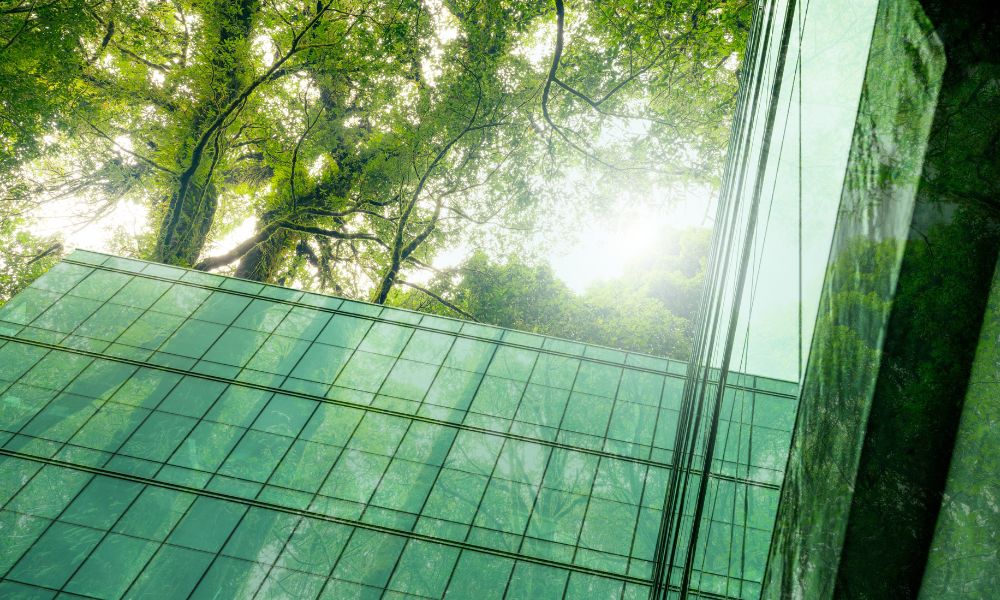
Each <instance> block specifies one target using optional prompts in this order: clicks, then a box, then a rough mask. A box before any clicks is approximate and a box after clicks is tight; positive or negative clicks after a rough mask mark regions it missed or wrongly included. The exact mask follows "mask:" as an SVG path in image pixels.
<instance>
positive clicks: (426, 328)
mask: <svg viewBox="0 0 1000 600" xmlns="http://www.w3.org/2000/svg"><path fill="white" fill-rule="evenodd" d="M62 262H65V263H68V264H75V265H83V266H88V267H91V268H96V269H101V270H104V271H115V272H120V273H125V274H129V275H133V276H135V277H142V278H144V279H154V280H157V281H164V282H167V283H172V284H180V285H186V286H189V287H197V288H202V289H205V290H209V291H214V292H220V293H226V294H233V295H236V296H243V297H246V298H252V299H258V298H261V297H260V296H258V295H255V294H251V293H249V292H241V291H238V290H230V289H224V288H217V287H211V286H208V285H204V284H198V283H193V282H189V281H180V280H175V279H167V278H164V277H159V276H155V275H148V274H145V273H134V272H132V271H127V270H124V269H116V268H114V267H106V266H103V265H92V264H89V263H81V262H78V261H73V260H71V259H64V260H63V261H62ZM229 279H235V278H231V277H230V278H229ZM282 289H291V288H282ZM320 295H321V296H323V297H328V298H336V299H338V300H347V299H342V298H339V297H336V296H325V295H322V294H320ZM263 299H265V300H268V301H271V302H275V303H277V304H287V305H291V306H293V307H294V306H302V307H304V308H310V309H313V310H316V311H319V312H326V313H330V314H334V315H344V316H348V317H353V318H356V319H362V320H366V321H372V322H373V323H374V322H378V323H388V324H392V325H397V326H400V327H406V328H410V329H413V330H421V331H429V332H432V333H442V334H446V335H451V336H453V337H456V338H459V337H460V338H465V339H471V340H477V341H482V342H487V343H492V344H498V345H504V346H509V347H512V348H519V349H523V350H531V351H534V352H539V353H542V354H551V355H554V356H563V357H567V358H575V359H578V360H585V361H588V362H592V363H597V364H603V365H610V366H614V367H620V368H624V369H630V370H633V371H641V372H645V373H655V374H657V375H664V376H666V377H673V378H676V379H684V376H683V375H678V374H675V373H671V372H668V371H666V370H658V369H652V368H649V367H640V366H634V365H628V364H626V363H625V362H624V361H622V362H619V361H613V360H606V359H600V358H592V357H588V356H582V355H577V354H571V353H568V352H561V351H558V350H552V349H549V348H544V347H534V346H527V345H524V344H518V343H514V342H506V341H501V340H497V339H493V338H486V337H482V336H477V335H473V334H469V333H465V332H462V331H445V330H441V329H437V328H434V327H430V326H428V325H421V324H419V323H412V324H411V323H400V322H398V321H392V320H389V319H385V318H382V317H377V316H372V315H364V314H359V313H352V312H348V311H344V310H340V309H334V308H326V307H323V306H312V305H309V304H303V303H301V302H298V301H291V300H282V299H279V298H263ZM347 301H349V302H357V301H355V300H347ZM458 322H462V323H466V322H467V321H458ZM498 329H500V330H502V331H508V329H505V328H502V327H501V328H498ZM509 331H516V330H509ZM533 335H537V334H533ZM541 337H543V338H545V339H554V340H559V341H566V342H571V343H574V344H581V345H584V346H587V347H593V348H601V349H607V350H613V351H615V352H624V353H626V357H627V356H628V355H629V354H633V355H636V356H645V357H649V358H656V359H659V360H663V359H665V358H666V357H662V356H653V355H649V354H642V353H638V352H629V351H627V350H621V349H617V348H610V347H606V346H599V345H596V344H587V343H584V342H579V341H575V340H569V339H564V338H557V337H552V336H541ZM666 359H667V360H668V361H670V360H672V361H673V362H681V363H683V361H678V360H676V359H669V358H666ZM779 381H780V380H779ZM775 393H776V394H777V395H781V396H786V397H789V398H794V397H795V396H794V394H784V393H780V392H775Z"/></svg>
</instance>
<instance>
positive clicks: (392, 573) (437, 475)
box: [372, 336, 537, 597]
mask: <svg viewBox="0 0 1000 600" xmlns="http://www.w3.org/2000/svg"><path fill="white" fill-rule="evenodd" d="M411 337H412V336H411ZM407 343H409V342H407ZM454 345H455V338H452V341H451V346H449V347H448V351H449V352H451V348H452V346H454ZM499 347H500V346H499V344H494V345H493V351H492V352H491V353H490V360H489V362H488V363H487V365H489V364H490V363H492V362H493V357H494V356H495V355H496V352H497V348H499ZM400 352H402V351H400ZM536 362H537V361H536ZM437 368H438V369H437V372H436V373H435V374H434V379H433V380H432V381H431V386H433V385H434V381H436V380H437V378H438V376H439V375H440V374H441V369H442V368H444V361H442V363H441V364H440V365H438V366H437ZM487 368H488V366H487ZM532 368H534V367H532ZM485 378H486V373H485V372H483V376H482V377H480V378H479V381H478V382H477V383H476V390H475V391H474V392H473V393H472V398H475V397H476V394H478V393H479V388H480V387H482V385H483V380H484V379H485ZM431 386H428V388H427V391H425V392H424V396H423V398H422V399H421V400H420V405H419V406H423V405H424V402H425V401H426V399H427V394H429V393H430V387H431ZM419 406H418V408H417V410H419ZM470 406H471V404H470ZM466 415H468V409H466ZM412 425H413V421H412V420H411V421H410V426H412ZM406 430H407V432H409V430H410V427H407V429H406ZM405 438H406V436H405V434H404V436H403V438H400V445H402V443H403V442H402V440H403V439H405ZM457 439H458V432H455V435H454V436H452V438H451V443H450V444H448V451H447V452H445V454H444V459H443V460H442V462H441V464H440V465H435V466H437V472H436V473H435V474H434V481H433V482H431V485H430V487H429V488H427V495H426V496H424V501H423V502H421V503H420V508H419V509H417V514H416V517H417V518H416V520H414V522H413V528H414V529H416V525H417V523H418V522H419V521H420V519H421V518H422V517H423V514H424V508H426V506H427V500H428V499H429V498H430V497H431V493H432V492H433V491H434V486H436V485H437V482H438V479H440V477H441V471H443V470H444V468H445V467H444V462H445V461H447V460H448V456H449V455H450V454H451V450H452V448H454V447H455V440H457ZM501 450H502V448H501ZM398 451H399V450H398V448H397V452H398ZM395 458H396V457H395V455H394V456H393V460H395ZM497 459H498V460H499V455H497ZM414 462H415V461H414ZM389 466H392V463H390V464H389ZM386 471H388V467H386ZM383 476H384V474H383ZM380 483H381V482H380ZM488 485H489V481H487V486H488ZM376 491H378V488H377V487H376ZM485 495H486V490H485V489H483V496H485ZM372 496H373V497H374V492H372ZM480 502H482V498H480ZM477 512H478V511H477ZM472 518H473V520H475V518H476V517H475V515H473V516H472ZM469 531H472V524H471V523H470V524H469ZM466 538H468V533H467V534H466ZM407 547H409V542H407V544H406V545H405V546H403V549H402V550H400V552H399V556H397V557H396V562H395V563H394V564H393V566H392V570H391V571H390V572H389V578H388V579H387V580H386V584H385V585H386V587H385V588H383V589H382V594H381V597H385V593H386V591H388V589H389V584H390V583H391V582H392V578H393V576H395V574H396V569H397V568H398V567H399V562H400V561H401V560H402V558H403V552H406V548H407ZM461 556H462V551H461V550H460V551H459V553H458V556H457V557H456V558H455V564H453V565H452V566H451V572H450V573H449V574H448V580H447V581H446V582H445V588H444V589H445V590H447V589H448V586H449V585H450V584H451V578H452V576H453V575H454V574H455V568H456V567H457V566H458V560H459V558H461Z"/></svg>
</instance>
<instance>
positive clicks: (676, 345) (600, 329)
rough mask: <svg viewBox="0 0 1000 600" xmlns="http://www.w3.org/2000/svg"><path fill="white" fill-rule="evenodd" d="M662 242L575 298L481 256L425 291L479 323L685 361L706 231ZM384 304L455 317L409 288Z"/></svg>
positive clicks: (540, 273)
mask: <svg viewBox="0 0 1000 600" xmlns="http://www.w3.org/2000/svg"><path fill="white" fill-rule="evenodd" d="M667 237H668V239H670V240H671V242H670V243H669V244H668V245H667V246H666V247H665V248H664V249H663V252H661V253H658V254H657V255H655V256H650V257H647V258H645V259H644V260H642V261H639V262H637V263H636V264H635V265H631V266H630V267H629V268H628V269H626V271H625V274H624V275H623V276H622V277H620V278H616V279H613V280H609V281H604V282H600V283H599V284H597V285H595V286H593V287H591V288H590V289H588V290H587V292H586V293H584V294H582V295H577V294H575V293H574V292H573V291H572V290H570V289H569V288H568V287H566V284H564V283H563V282H562V281H560V280H559V279H558V278H556V276H555V274H554V273H553V272H552V269H551V267H549V266H548V265H545V264H542V265H529V264H526V263H524V262H522V261H520V260H518V259H516V258H511V259H508V260H506V261H502V262H501V261H495V260H493V259H491V258H490V257H489V256H488V255H487V254H485V253H483V252H477V253H475V254H473V255H472V256H471V257H470V258H469V259H468V260H466V261H465V263H463V264H462V265H461V266H460V267H459V268H458V269H456V270H455V273H454V274H453V273H444V274H442V275H440V276H438V277H437V278H436V279H435V280H434V281H433V282H431V284H430V285H429V286H428V288H426V289H427V291H429V292H431V293H433V294H434V295H437V296H440V297H441V298H443V299H445V300H446V301H447V302H448V303H449V304H451V305H452V306H453V307H455V308H457V309H459V310H460V311H462V313H465V314H466V315H469V316H472V317H474V318H476V319H477V320H479V321H483V322H486V323H491V324H494V325H499V326H501V327H510V328H514V329H521V330H525V331H532V332H535V333H540V334H545V335H552V336H556V337H564V338H569V339H574V340H578V341H582V342H586V343H591V344H600V345H604V346H611V347H615V348H623V349H626V350H632V351H636V352H645V353H648V354H656V355H666V356H671V357H673V358H678V359H684V358H687V357H688V356H689V354H690V351H691V328H692V323H693V321H694V319H695V318H696V316H697V315H696V314H695V313H696V301H697V298H698V297H699V295H700V292H701V289H700V288H701V284H702V282H703V280H704V275H705V271H704V269H705V263H706V260H707V252H708V237H709V232H708V231H706V230H689V231H683V232H678V233H677V234H676V235H670V236H667ZM456 279H457V281H456ZM390 303H392V304H396V305H399V306H404V307H407V308H413V309H417V310H423V311H433V312H438V313H440V314H447V315H452V316H454V315H455V314H456V312H457V311H455V310H454V309H450V308H448V307H447V306H445V305H444V304H442V303H440V302H438V301H436V300H435V299H434V298H433V297H431V296H430V295H428V294H427V293H425V292H424V291H421V290H420V289H415V288H411V289H409V290H405V291H399V292H397V293H395V294H394V295H392V296H391V297H390ZM458 314H460V315H461V313H458Z"/></svg>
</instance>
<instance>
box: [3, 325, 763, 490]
mask: <svg viewBox="0 0 1000 600" xmlns="http://www.w3.org/2000/svg"><path fill="white" fill-rule="evenodd" d="M0 339H8V340H11V341H14V342H18V343H22V344H27V345H32V346H38V347H44V348H50V349H56V350H62V351H65V352H69V353H72V354H81V355H85V356H93V357H95V358H103V359H106V360H110V361H114V362H120V363H127V364H132V365H135V366H138V367H145V368H149V369H154V370H159V371H165V372H170V373H175V374H179V375H183V376H189V377H196V378H200V379H207V380H211V381H217V382H220V383H226V384H232V385H238V386H243V387H247V388H252V389H256V390H260V391H264V392H272V393H280V394H286V395H290V396H296V397H299V398H305V399H308V400H315V401H318V402H325V403H328V404H333V405H337V406H346V407H349V408H355V409H361V410H365V411H368V412H376V413H380V414H386V415H391V416H397V417H401V418H404V419H413V420H416V421H422V422H425V423H432V424H437V425H443V426H445V427H452V428H455V429H464V430H468V431H473V432H477V433H484V434H487V435H496V436H500V437H505V438H511V439H516V440H522V441H527V442H534V443H538V444H542V445H546V446H552V447H555V448H563V449H568V450H576V451H579V452H583V453H586V454H591V455H595V456H599V457H600V456H606V457H609V458H616V459H619V460H624V461H628V462H636V463H641V464H645V465H650V466H657V467H667V468H673V465H671V464H669V463H661V462H658V461H654V460H648V459H641V458H636V457H632V456H628V455H620V454H614V453H611V452H607V451H604V450H593V449H591V448H586V447H578V446H573V445H571V444H568V443H564V442H558V441H553V440H546V439H542V438H533V437H530V436H525V435H520V434H515V433H510V432H503V431H497V430H494V429H487V428H484V427H478V426H474V425H466V424H463V423H454V422H450V421H442V420H438V419H432V418H429V417H424V416H421V415H411V414H409V413H404V412H399V411H394V410H390V409H385V408H381V407H376V406H366V405H360V404H356V403H353V402H346V401H343V400H335V399H332V398H326V397H323V396H319V395H316V394H308V393H304V392H297V391H293V390H282V389H280V388H275V387H271V386H266V385H261V384H255V383H251V382H244V381H237V380H233V379H226V378H223V377H219V376H215V375H208V374H204V373H192V372H188V371H185V370H183V369H178V368H175V367H169V366H165V365H158V364H153V363H145V362H142V361H139V360H134V359H128V358H123V357H118V356H107V355H102V354H100V353H97V352H91V351H87V350H80V349H77V348H64V347H61V346H56V345H53V344H47V343H44V342H38V341H34V340H23V339H20V338H15V337H11V336H5V335H2V334H0ZM727 387H728V386H727ZM728 389H734V390H740V389H745V388H741V387H738V386H733V387H732V388H728ZM768 393H769V394H770V392H768ZM772 395H774V394H772ZM779 396H780V395H779ZM147 410H148V409H147ZM170 414H174V413H170ZM681 470H684V469H683V468H682V469H681ZM693 472H700V471H697V470H695V471H693ZM712 476H713V477H718V478H721V479H727V480H732V481H740V482H743V480H742V479H740V478H738V477H729V476H724V475H717V474H713V475H712ZM749 483H750V484H752V485H757V486H760V487H765V488H769V489H779V487H780V486H778V485H776V484H769V483H764V482H757V481H750V482H749Z"/></svg>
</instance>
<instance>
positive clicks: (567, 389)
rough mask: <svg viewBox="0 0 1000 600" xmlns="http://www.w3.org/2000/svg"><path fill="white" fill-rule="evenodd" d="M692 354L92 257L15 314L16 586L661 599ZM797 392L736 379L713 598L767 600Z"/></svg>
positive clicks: (4, 591)
mask: <svg viewBox="0 0 1000 600" xmlns="http://www.w3.org/2000/svg"><path fill="white" fill-rule="evenodd" d="M685 371H686V365H685V364H684V363H680V362H677V361H673V360H668V359H664V358H656V357H650V356H645V355H638V354H631V353H626V352H621V351H617V350H612V349H608V348H600V347H594V346H587V345H584V344H578V343H574V342H569V341H566V340H559V339H554V338H547V337H542V336H536V335H530V334H526V333H521V332H517V331H509V330H503V329H499V328H494V327H488V326H483V325H479V324H475V323H468V322H463V321H457V320H452V319H444V318H440V317H436V316H431V315H421V314H418V313H413V312H408V311H400V310H395V309H391V308H386V307H382V306H376V305H370V304H364V303H357V302H351V301H347V300H341V299H338V298H333V297H327V296H318V295H314V294H308V293H302V292H297V291H294V290H289V289H284V288H277V287H272V286H264V285H261V284H258V283H254V282H249V281H244V280H238V279H231V278H224V277H218V276H215V275H210V274H206V273H201V272H197V271H189V270H184V269H178V268H174V267H168V266H164V265H159V264H153V263H145V262H141V261H134V260H127V259H122V258H117V257H111V256H106V255H100V254H94V253H87V252H80V251H78V252H75V253H73V254H72V255H71V256H70V257H69V258H68V259H67V260H65V261H63V262H62V263H60V264H58V265H57V266H56V267H54V268H53V269H52V270H51V271H50V272H48V273H47V274H46V275H44V276H43V277H41V278H40V279H39V280H37V281H36V282H35V283H34V284H33V285H32V286H31V287H30V288H28V289H26V290H25V291H23V292H22V293H21V294H19V295H18V296H16V297H15V298H14V299H12V300H11V301H10V302H9V303H8V304H7V305H5V306H4V307H3V308H2V309H0V534H2V536H3V539H4V540H5V543H4V544H3V545H2V546H0V597H4V598H8V597H22V596H23V597H32V598H35V597H39V598H43V597H55V596H56V595H59V594H67V595H68V594H78V595H85V596H89V597H97V598H123V597H127V598H134V597H144V598H145V597H164V598H184V597H192V598H202V597H227V598H230V597H231V598H250V597H256V598H329V599H338V600H339V599H343V598H393V599H402V598H449V599H456V598H457V599H462V598H474V599H476V600H480V599H484V598H510V599H514V598H523V599H533V600H534V599H542V598H579V599H588V600H589V599H595V598H614V599H620V600H624V599H640V598H643V599H644V598H647V597H648V596H649V594H650V579H651V573H652V570H653V562H652V561H653V558H654V550H655V544H656V539H657V533H658V528H659V524H660V521H661V515H662V511H663V500H664V496H665V493H664V491H665V488H666V485H667V480H668V479H669V474H670V472H671V469H672V465H673V462H674V457H673V442H674V437H675V429H676V426H677V420H678V408H679V403H680V397H681V391H682V389H683V385H684V373H685ZM795 389H796V387H795V384H793V383H788V382H783V381H779V380H775V379H768V378H764V377H754V376H743V377H741V378H740V379H739V381H735V380H734V382H733V383H732V384H731V385H730V386H729V389H728V390H727V396H726V398H727V400H726V402H727V404H726V411H727V413H726V415H727V418H725V419H724V420H723V427H724V428H725V431H726V434H725V439H726V442H725V443H724V444H723V451H722V452H720V453H719V454H718V455H717V460H716V461H715V463H714V464H713V467H712V472H713V474H712V476H710V477H709V478H708V482H709V486H710V487H711V489H712V490H714V492H713V493H714V494H715V496H716V497H717V498H718V502H717V506H716V509H715V510H713V512H712V513H711V514H710V515H708V516H707V517H706V518H707V519H708V520H709V521H710V522H711V526H710V528H709V529H710V530H711V538H710V540H709V541H708V544H707V545H706V548H705V550H704V551H703V552H702V554H701V555H700V557H701V558H700V562H699V564H698V567H697V573H698V577H699V580H698V586H700V588H701V591H700V592H699V595H700V596H702V597H706V598H724V597H733V598H754V597H756V596H757V595H758V590H759V585H760V580H761V578H762V576H763V569H764V561H765V559H766V550H767V540H768V539H769V538H770V530H771V527H772V524H773V520H774V511H775V506H776V502H777V495H778V487H779V484H780V482H781V479H782V469H783V467H784V462H785V455H786V452H787V448H788V444H789V438H790V432H791V425H792V415H793V414H794V411H795V399H794V392H795ZM694 475H695V476H696V477H697V476H698V474H697V473H695V474H694ZM740 507H748V512H747V511H744V510H743V509H742V508H740ZM734 540H736V541H737V542H736V543H738V544H741V546H740V548H741V549H740V550H739V552H737V553H736V554H734V553H733V551H732V548H733V543H734ZM737 555H738V556H739V559H738V560H737V558H734V557H735V556H737Z"/></svg>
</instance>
